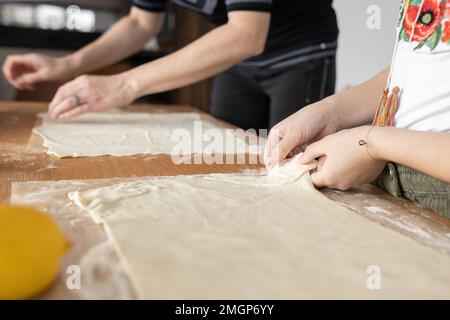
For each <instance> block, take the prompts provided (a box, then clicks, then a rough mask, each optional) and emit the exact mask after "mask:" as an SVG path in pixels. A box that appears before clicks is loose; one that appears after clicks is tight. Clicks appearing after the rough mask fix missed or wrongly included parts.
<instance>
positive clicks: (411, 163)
mask: <svg viewBox="0 0 450 320" xmlns="http://www.w3.org/2000/svg"><path fill="white" fill-rule="evenodd" d="M449 146H450V133H436V132H419V131H411V130H405V129H398V128H393V127H374V128H373V129H372V131H371V132H370V135H369V138H368V151H369V153H370V154H371V155H372V156H373V157H375V158H376V159H379V160H382V161H387V162H395V163H399V164H402V165H405V166H407V167H410V168H413V169H416V170H419V171H421V172H423V173H425V174H428V175H431V176H433V177H436V178H438V179H441V180H443V181H446V182H449V183H450V148H449Z"/></svg>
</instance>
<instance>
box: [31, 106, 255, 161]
mask: <svg viewBox="0 0 450 320" xmlns="http://www.w3.org/2000/svg"><path fill="white" fill-rule="evenodd" d="M39 117H40V118H41V119H42V125H41V126H40V127H38V128H35V129H34V132H36V133H37V134H39V135H40V136H42V137H43V138H44V146H45V147H47V148H48V151H47V152H48V153H49V154H53V155H56V156H58V157H95V156H102V155H112V156H131V155H137V154H172V152H173V151H176V152H177V153H176V154H177V155H181V156H184V155H190V154H194V153H195V154H201V153H210V154H213V153H219V154H225V153H226V154H245V153H252V154H258V153H259V152H260V150H259V148H257V147H256V146H252V147H250V146H248V145H247V144H246V143H245V141H244V140H243V139H241V138H239V137H236V136H235V135H234V133H233V132H232V131H230V130H225V129H222V128H218V127H216V126H215V125H213V124H212V123H211V122H208V121H204V120H202V119H201V117H200V116H199V115H198V114H197V113H165V114H152V113H136V112H130V113H127V112H114V113H113V112H101V113H88V114H83V115H81V116H79V117H77V118H75V119H72V120H70V121H64V122H63V121H57V120H53V119H51V118H50V116H49V115H48V114H47V113H40V114H39ZM200 121H201V128H202V132H201V133H203V134H204V136H202V135H201V133H200V137H198V136H196V137H195V139H200V144H199V143H195V142H194V140H193V139H194V138H192V139H182V138H180V137H179V136H175V137H174V138H176V139H172V134H173V133H174V131H175V130H176V129H179V130H181V131H178V132H179V133H187V134H188V135H189V137H194V130H195V129H194V128H195V125H194V124H195V122H197V126H198V125H199V124H200ZM197 128H198V127H197ZM211 129H214V130H216V133H217V132H218V133H219V135H220V136H221V137H222V139H221V140H219V139H215V136H214V134H212V136H211V135H208V132H210V133H211ZM202 138H203V140H206V141H203V147H207V146H208V147H209V148H207V150H205V149H202V143H201V142H202ZM208 139H209V140H208ZM197 141H198V140H197ZM176 147H178V148H176Z"/></svg>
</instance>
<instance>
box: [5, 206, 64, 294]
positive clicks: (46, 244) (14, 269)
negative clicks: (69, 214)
mask: <svg viewBox="0 0 450 320" xmlns="http://www.w3.org/2000/svg"><path fill="white" fill-rule="evenodd" d="M68 247H69V244H68V241H67V239H66V238H65V236H64V235H63V233H62V232H61V231H60V229H59V228H58V226H57V225H56V223H55V222H54V221H53V220H52V219H51V218H50V217H49V216H47V215H45V214H43V213H40V212H39V211H36V210H34V209H31V208H25V207H17V206H0V299H28V298H33V297H35V296H37V295H38V294H39V293H42V292H43V291H44V290H45V289H47V288H48V287H49V286H50V285H51V284H52V283H53V281H54V280H55V278H56V276H57V275H58V270H59V259H60V257H61V256H62V255H63V254H64V253H65V252H66V251H67V249H68Z"/></svg>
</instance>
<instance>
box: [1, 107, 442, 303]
mask: <svg viewBox="0 0 450 320" xmlns="http://www.w3.org/2000/svg"><path fill="white" fill-rule="evenodd" d="M46 108H47V105H46V104H43V103H31V102H27V103H25V102H7V101H5V102H0V179H1V180H0V203H8V202H9V201H10V195H11V185H12V183H13V182H19V183H22V185H25V186H26V185H27V184H29V186H30V188H31V189H32V185H34V184H35V183H31V181H59V180H87V181H88V182H87V183H88V184H89V180H92V179H112V178H135V177H141V176H167V175H186V174H207V173H231V172H239V171H242V170H244V169H259V168H260V167H261V165H206V164H202V165H175V164H173V163H172V162H171V159H170V156H168V155H160V156H151V155H147V156H145V155H142V156H131V157H109V156H108V157H93V158H64V159H60V158H57V157H54V156H50V155H47V154H46V153H45V150H43V149H42V148H34V147H30V136H31V131H32V129H33V127H34V126H35V125H36V121H37V117H36V114H37V113H39V112H42V111H45V110H46ZM127 109H129V110H131V111H139V112H196V111H198V110H196V109H193V108H191V107H186V106H162V105H138V106H132V107H129V108H127ZM99 181H101V180H92V185H97V184H98V183H99ZM22 189H24V188H22ZM323 192H324V193H325V195H327V196H328V197H329V198H331V199H333V200H335V201H337V202H339V203H340V204H341V205H343V206H345V207H347V208H349V209H350V210H352V211H354V212H356V213H358V214H361V215H364V216H366V217H367V218H369V219H371V220H373V221H376V222H377V223H380V224H382V225H384V226H386V227H388V228H391V229H393V230H395V231H398V232H401V233H403V234H405V235H406V236H408V237H411V238H413V239H415V240H416V241H419V242H421V243H423V244H425V245H428V246H431V247H434V248H436V249H438V250H441V251H444V252H447V253H450V221H449V220H447V219H444V218H442V217H440V216H439V215H438V214H436V213H434V212H432V211H430V210H425V209H422V208H419V207H418V206H416V205H415V204H412V203H409V202H407V201H403V200H399V199H395V198H393V197H391V196H390V195H388V194H387V193H385V192H384V191H382V190H380V189H378V188H376V187H374V186H372V185H367V186H363V187H361V188H358V189H353V190H351V191H348V192H340V191H335V190H325V191H323ZM78 227H79V228H83V225H81V226H78ZM86 228H91V229H93V230H94V231H90V232H91V233H97V236H96V241H94V242H96V243H97V244H98V243H99V242H101V240H102V239H103V240H104V239H105V235H104V234H102V235H99V234H100V233H103V230H102V229H101V228H98V227H95V228H94V227H93V226H92V225H91V224H89V223H87V225H86ZM79 232H81V231H79ZM81 233H82V232H81ZM81 233H80V234H81ZM74 236H75V237H76V235H74ZM89 246H90V247H92V246H93V243H89ZM89 246H88V245H86V246H85V247H83V246H81V247H80V246H78V248H77V251H78V253H77V255H76V256H77V258H79V257H80V256H81V255H82V253H83V251H84V250H88V249H89V248H90V247H89ZM74 257H75V256H73V257H72V258H73V259H75V258H74ZM69 260H70V259H69ZM70 262H71V261H67V262H66V264H70ZM56 287H57V288H54V289H52V290H50V292H49V293H48V294H47V295H46V297H48V298H62V297H64V298H76V297H74V296H71V295H70V294H66V293H64V292H63V289H61V288H62V287H63V285H62V284H61V283H60V285H59V288H58V285H57V286H56ZM131 296H132V295H131Z"/></svg>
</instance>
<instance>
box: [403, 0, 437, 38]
mask: <svg viewBox="0 0 450 320" xmlns="http://www.w3.org/2000/svg"><path fill="white" fill-rule="evenodd" d="M419 8H420V4H419V5H411V4H410V5H409V7H408V10H407V12H406V17H405V21H404V22H403V28H404V29H405V32H406V36H407V38H408V39H410V38H411V33H412V30H413V28H414V23H415V22H416V20H417V16H418V15H419V19H418V20H417V24H416V27H415V29H414V35H413V37H412V40H413V41H417V42H422V41H425V40H427V39H428V38H429V37H430V36H431V35H432V34H433V33H434V31H435V30H436V28H437V27H439V26H440V24H441V21H442V18H443V16H444V13H445V2H442V1H441V0H424V2H423V6H422V11H421V12H420V13H419Z"/></svg>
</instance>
